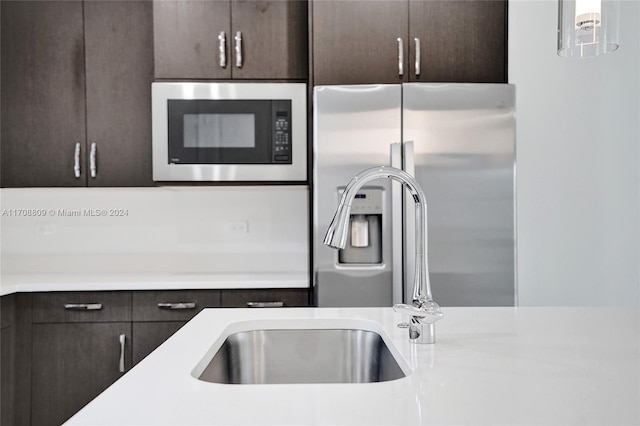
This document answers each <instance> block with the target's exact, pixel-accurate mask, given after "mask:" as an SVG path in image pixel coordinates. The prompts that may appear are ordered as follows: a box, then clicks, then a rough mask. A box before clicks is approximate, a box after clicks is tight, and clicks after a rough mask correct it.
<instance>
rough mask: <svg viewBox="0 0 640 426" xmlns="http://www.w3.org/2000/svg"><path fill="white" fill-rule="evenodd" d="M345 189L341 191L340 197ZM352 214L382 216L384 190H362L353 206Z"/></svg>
mask: <svg viewBox="0 0 640 426" xmlns="http://www.w3.org/2000/svg"><path fill="white" fill-rule="evenodd" d="M343 192H344V189H342V190H340V196H342V193H343ZM351 214H382V188H362V189H360V191H358V193H357V194H356V196H355V199H354V200H353V204H352V205H351Z"/></svg>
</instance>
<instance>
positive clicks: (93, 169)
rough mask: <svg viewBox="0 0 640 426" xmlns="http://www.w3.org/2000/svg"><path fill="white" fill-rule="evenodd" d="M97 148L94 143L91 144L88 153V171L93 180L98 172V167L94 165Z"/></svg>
mask: <svg viewBox="0 0 640 426" xmlns="http://www.w3.org/2000/svg"><path fill="white" fill-rule="evenodd" d="M97 149H98V148H97V146H96V143H95V142H94V143H92V144H91V151H90V152H89V171H90V173H91V177H92V178H95V177H96V173H97V172H98V167H97V165H96V150H97Z"/></svg>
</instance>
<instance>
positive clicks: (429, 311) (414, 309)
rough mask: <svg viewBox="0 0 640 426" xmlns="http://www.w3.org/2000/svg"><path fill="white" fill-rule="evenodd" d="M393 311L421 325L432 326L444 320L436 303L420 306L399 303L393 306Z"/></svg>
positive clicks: (425, 303) (426, 303)
mask: <svg viewBox="0 0 640 426" xmlns="http://www.w3.org/2000/svg"><path fill="white" fill-rule="evenodd" d="M393 310H394V311H396V312H398V313H401V314H406V315H410V316H412V317H414V318H416V319H417V320H418V321H419V322H420V323H421V324H433V323H435V322H436V321H438V320H441V319H442V318H444V314H443V313H442V311H441V310H440V306H438V304H437V303H436V302H424V303H422V304H421V306H413V305H406V304H404V303H400V304H397V305H393Z"/></svg>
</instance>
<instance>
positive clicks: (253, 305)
mask: <svg viewBox="0 0 640 426" xmlns="http://www.w3.org/2000/svg"><path fill="white" fill-rule="evenodd" d="M283 306H284V302H247V307H248V308H282V307H283Z"/></svg>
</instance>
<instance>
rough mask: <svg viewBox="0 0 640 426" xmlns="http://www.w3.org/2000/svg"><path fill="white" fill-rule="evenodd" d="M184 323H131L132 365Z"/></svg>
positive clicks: (184, 322)
mask: <svg viewBox="0 0 640 426" xmlns="http://www.w3.org/2000/svg"><path fill="white" fill-rule="evenodd" d="M185 324H186V321H159V322H134V323H133V365H136V364H137V363H139V362H140V361H142V360H143V359H144V358H145V357H146V356H147V355H149V354H150V353H151V352H153V351H154V350H155V349H156V348H157V347H158V346H160V345H161V344H162V343H164V341H165V340H167V339H168V338H169V337H171V335H173V333H175V332H176V331H178V330H179V329H180V327H182V326H183V325H185Z"/></svg>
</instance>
